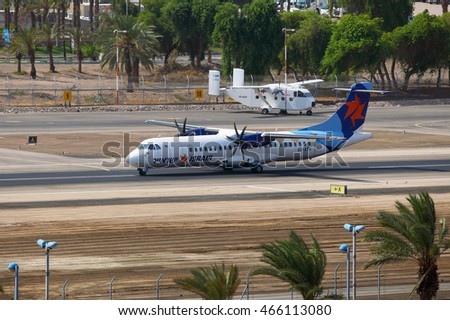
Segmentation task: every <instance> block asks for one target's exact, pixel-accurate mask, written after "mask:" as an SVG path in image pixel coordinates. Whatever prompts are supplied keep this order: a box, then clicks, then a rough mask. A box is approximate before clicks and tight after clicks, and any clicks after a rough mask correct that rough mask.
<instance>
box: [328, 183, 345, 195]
mask: <svg viewBox="0 0 450 320" xmlns="http://www.w3.org/2000/svg"><path fill="white" fill-rule="evenodd" d="M330 193H331V194H340V195H346V194H347V186H346V185H339V184H331V185H330Z"/></svg>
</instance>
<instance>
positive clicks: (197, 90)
mask: <svg viewBox="0 0 450 320" xmlns="http://www.w3.org/2000/svg"><path fill="white" fill-rule="evenodd" d="M74 73H75V72H74ZM316 78H320V76H318V77H316ZM440 79H441V81H440V84H439V86H438V85H437V82H438V80H437V76H436V75H434V76H433V77H427V78H424V77H422V78H421V77H416V78H412V79H411V81H410V83H409V88H408V90H407V91H402V90H401V89H400V88H401V87H402V83H398V84H397V85H395V86H393V87H391V88H389V87H387V85H385V86H384V88H383V86H382V85H381V83H382V82H381V81H380V79H375V81H374V88H375V89H387V90H391V91H392V92H393V93H394V94H393V95H391V97H393V98H429V99H437V98H441V97H444V96H445V95H448V96H445V97H446V98H449V97H450V95H449V88H450V79H449V76H448V71H446V72H445V73H443V74H441V77H440ZM294 81H297V80H296V79H295V78H294V77H293V76H292V75H290V76H289V80H288V82H294ZM356 81H368V79H367V78H365V77H363V76H356V77H354V78H352V79H349V80H345V79H343V78H338V77H337V76H335V77H334V80H332V81H325V82H322V83H319V84H317V85H310V86H307V88H308V89H309V90H310V91H311V93H312V94H313V95H314V96H315V97H316V99H317V100H318V102H319V103H327V102H335V101H336V100H338V99H339V98H342V97H341V96H340V94H339V93H337V92H334V91H333V90H332V89H333V88H335V87H350V86H351V85H352V84H353V83H354V82H356ZM268 83H284V75H279V76H273V77H269V76H265V77H262V76H252V75H249V76H246V77H245V84H246V85H262V84H268ZM231 84H232V79H231V78H230V79H224V78H223V77H222V79H221V86H222V87H225V86H230V85H231ZM127 87H128V86H127V79H126V77H123V76H119V77H103V76H87V75H82V77H81V76H78V75H73V76H63V75H58V74H57V75H55V76H53V78H52V79H49V78H48V77H47V78H38V79H36V80H33V79H31V78H28V79H27V78H24V77H23V76H16V75H7V76H4V77H0V105H1V106H3V107H6V106H7V107H17V106H19V107H20V106H24V107H40V106H46V107H73V106H107V105H161V104H162V105H164V104H171V105H174V104H175V105H176V104H183V105H186V104H196V103H197V104H207V103H214V104H216V103H233V102H234V101H233V100H232V99H230V98H228V97H225V96H220V97H215V96H208V79H205V80H200V81H199V80H196V81H191V80H190V79H189V77H188V76H186V79H185V81H179V80H178V81H173V80H171V79H170V78H168V77H167V76H162V78H161V79H160V81H159V82H155V81H154V80H153V81H150V80H146V79H145V77H144V76H141V77H140V78H139V82H137V83H134V86H133V90H127Z"/></svg>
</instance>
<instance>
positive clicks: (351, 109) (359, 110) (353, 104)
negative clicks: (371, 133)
mask: <svg viewBox="0 0 450 320" xmlns="http://www.w3.org/2000/svg"><path fill="white" fill-rule="evenodd" d="M366 103H367V101H361V100H360V97H359V96H358V95H357V94H355V101H350V102H346V103H345V105H346V106H347V107H348V109H347V112H346V113H345V115H344V120H345V119H347V118H348V117H350V119H351V120H352V124H353V127H355V121H356V120H364V119H365V118H366V116H365V114H363V111H364V107H365V105H366Z"/></svg>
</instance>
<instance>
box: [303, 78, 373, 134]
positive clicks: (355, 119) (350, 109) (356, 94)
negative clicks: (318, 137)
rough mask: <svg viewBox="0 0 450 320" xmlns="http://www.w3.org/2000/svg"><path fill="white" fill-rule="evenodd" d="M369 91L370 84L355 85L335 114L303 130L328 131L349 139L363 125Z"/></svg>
mask: <svg viewBox="0 0 450 320" xmlns="http://www.w3.org/2000/svg"><path fill="white" fill-rule="evenodd" d="M371 90H372V83H371V82H359V83H355V84H354V85H353V86H352V87H351V89H350V93H349V95H348V97H347V100H346V101H345V103H344V104H343V105H342V106H341V107H340V108H339V109H338V111H336V113H335V114H333V115H332V116H331V117H330V118H328V119H327V120H325V121H324V122H322V123H319V124H316V125H314V126H311V127H308V128H305V129H303V130H317V131H328V132H333V134H334V135H341V136H344V137H347V138H348V137H350V136H351V135H352V134H353V132H355V131H356V130H358V129H359V128H360V127H361V126H362V125H363V124H364V120H365V119H366V113H367V106H368V105H369V100H370V91H371Z"/></svg>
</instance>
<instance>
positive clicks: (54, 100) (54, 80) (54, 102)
mask: <svg viewBox="0 0 450 320" xmlns="http://www.w3.org/2000/svg"><path fill="white" fill-rule="evenodd" d="M53 90H54V99H53V106H54V107H56V77H55V76H53Z"/></svg>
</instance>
